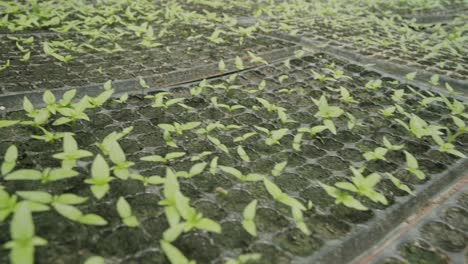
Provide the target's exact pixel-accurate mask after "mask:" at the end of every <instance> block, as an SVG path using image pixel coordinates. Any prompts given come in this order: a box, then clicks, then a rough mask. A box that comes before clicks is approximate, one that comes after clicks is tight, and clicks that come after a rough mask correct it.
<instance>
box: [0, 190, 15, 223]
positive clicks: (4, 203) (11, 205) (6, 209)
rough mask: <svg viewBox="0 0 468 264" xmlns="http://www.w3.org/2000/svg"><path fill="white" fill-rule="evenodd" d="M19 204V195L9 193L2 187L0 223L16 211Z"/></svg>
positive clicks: (0, 191)
mask: <svg viewBox="0 0 468 264" xmlns="http://www.w3.org/2000/svg"><path fill="white" fill-rule="evenodd" d="M17 205H18V197H17V196H16V195H11V196H10V195H9V194H8V193H7V192H6V191H5V190H3V189H1V188H0V223H3V221H5V219H7V218H8V216H10V214H12V213H13V212H14V211H15V208H16V207H17Z"/></svg>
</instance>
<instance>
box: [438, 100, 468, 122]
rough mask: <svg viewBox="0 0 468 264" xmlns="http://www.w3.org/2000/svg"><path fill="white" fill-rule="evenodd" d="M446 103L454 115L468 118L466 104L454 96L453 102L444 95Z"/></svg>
mask: <svg viewBox="0 0 468 264" xmlns="http://www.w3.org/2000/svg"><path fill="white" fill-rule="evenodd" d="M442 100H443V101H444V103H445V105H446V106H447V107H448V108H449V109H450V111H451V112H450V114H451V115H454V116H461V117H463V118H468V113H465V104H464V103H462V102H460V101H458V100H457V99H455V98H453V99H452V100H453V102H450V100H449V99H447V98H446V97H442Z"/></svg>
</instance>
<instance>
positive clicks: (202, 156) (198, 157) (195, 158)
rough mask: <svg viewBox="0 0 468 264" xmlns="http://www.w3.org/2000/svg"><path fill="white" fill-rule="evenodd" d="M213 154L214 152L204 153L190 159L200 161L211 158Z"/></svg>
mask: <svg viewBox="0 0 468 264" xmlns="http://www.w3.org/2000/svg"><path fill="white" fill-rule="evenodd" d="M211 154H213V152H212V151H203V152H202V153H200V154H198V155H195V156H193V157H191V158H190V161H192V162H193V161H199V160H202V159H204V158H205V157H207V156H209V155H211Z"/></svg>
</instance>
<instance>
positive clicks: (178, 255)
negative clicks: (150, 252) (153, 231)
mask: <svg viewBox="0 0 468 264" xmlns="http://www.w3.org/2000/svg"><path fill="white" fill-rule="evenodd" d="M160 245H161V248H162V250H163V251H164V254H165V255H166V257H167V259H168V260H169V262H171V264H196V262H195V261H194V260H188V259H187V257H186V256H184V254H183V253H182V252H180V250H179V249H178V248H176V247H174V246H173V245H171V243H169V242H167V241H164V240H161V241H160Z"/></svg>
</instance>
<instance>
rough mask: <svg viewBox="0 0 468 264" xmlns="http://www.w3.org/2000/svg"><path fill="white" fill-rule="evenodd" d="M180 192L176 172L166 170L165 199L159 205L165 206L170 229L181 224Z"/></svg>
mask: <svg viewBox="0 0 468 264" xmlns="http://www.w3.org/2000/svg"><path fill="white" fill-rule="evenodd" d="M179 191H180V187H179V182H178V181H177V176H176V175H175V173H174V171H172V169H170V168H166V177H165V178H164V189H163V194H164V199H163V200H162V201H160V202H159V205H162V206H164V213H165V215H166V219H167V221H168V223H169V226H170V227H174V226H176V225H178V224H179V223H180V214H179V212H178V210H177V208H176V193H177V192H179Z"/></svg>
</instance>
